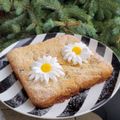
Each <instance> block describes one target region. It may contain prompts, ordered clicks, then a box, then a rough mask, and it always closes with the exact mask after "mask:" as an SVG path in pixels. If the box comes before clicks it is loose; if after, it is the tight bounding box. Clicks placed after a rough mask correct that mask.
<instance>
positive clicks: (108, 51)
mask: <svg viewBox="0 0 120 120" xmlns="http://www.w3.org/2000/svg"><path fill="white" fill-rule="evenodd" d="M112 54H113V52H112V50H111V49H110V48H108V47H106V51H105V55H104V58H105V61H107V62H109V63H110V64H111V61H112Z"/></svg>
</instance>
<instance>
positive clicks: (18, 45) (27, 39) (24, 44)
mask: <svg viewBox="0 0 120 120" xmlns="http://www.w3.org/2000/svg"><path fill="white" fill-rule="evenodd" d="M34 38H35V36H34V37H32V38H26V39H23V40H20V41H19V43H18V44H17V45H15V47H14V48H18V47H23V46H26V45H29V44H30V43H31V42H32V41H33V40H34Z"/></svg>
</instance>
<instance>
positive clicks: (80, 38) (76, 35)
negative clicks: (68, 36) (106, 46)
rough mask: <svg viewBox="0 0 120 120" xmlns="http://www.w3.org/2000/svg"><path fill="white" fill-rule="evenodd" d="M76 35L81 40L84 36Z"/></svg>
mask: <svg viewBox="0 0 120 120" xmlns="http://www.w3.org/2000/svg"><path fill="white" fill-rule="evenodd" d="M74 36H75V37H77V38H78V39H79V40H81V38H82V36H81V35H78V34H74Z"/></svg>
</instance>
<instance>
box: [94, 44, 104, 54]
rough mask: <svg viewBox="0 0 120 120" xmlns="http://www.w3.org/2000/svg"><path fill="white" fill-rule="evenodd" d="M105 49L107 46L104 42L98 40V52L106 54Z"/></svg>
mask: <svg viewBox="0 0 120 120" xmlns="http://www.w3.org/2000/svg"><path fill="white" fill-rule="evenodd" d="M93 47H94V46H93ZM105 49H106V47H105V46H104V45H103V44H101V43H99V42H98V46H97V49H96V52H97V53H98V54H99V55H101V56H104V54H105Z"/></svg>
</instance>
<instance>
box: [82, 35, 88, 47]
mask: <svg viewBox="0 0 120 120" xmlns="http://www.w3.org/2000/svg"><path fill="white" fill-rule="evenodd" d="M81 41H82V42H84V43H85V44H86V45H87V46H88V45H89V43H90V38H89V37H86V36H82V38H81Z"/></svg>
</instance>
